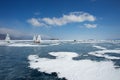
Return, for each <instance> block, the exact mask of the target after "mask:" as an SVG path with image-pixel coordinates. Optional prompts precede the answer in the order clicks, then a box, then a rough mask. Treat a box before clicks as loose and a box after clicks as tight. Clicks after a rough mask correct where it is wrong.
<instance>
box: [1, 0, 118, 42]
mask: <svg viewBox="0 0 120 80" xmlns="http://www.w3.org/2000/svg"><path fill="white" fill-rule="evenodd" d="M119 8H120V0H0V33H10V34H11V35H15V36H20V35H24V34H26V35H33V34H41V35H43V36H46V37H54V38H59V39H77V40H79V39H117V38H120V22H119V21H120V15H119V14H120V9H119Z"/></svg>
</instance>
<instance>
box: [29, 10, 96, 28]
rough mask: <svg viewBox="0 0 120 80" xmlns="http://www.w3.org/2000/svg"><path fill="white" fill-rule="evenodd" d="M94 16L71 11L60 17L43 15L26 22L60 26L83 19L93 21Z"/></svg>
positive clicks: (83, 20)
mask: <svg viewBox="0 0 120 80" xmlns="http://www.w3.org/2000/svg"><path fill="white" fill-rule="evenodd" d="M95 20H96V18H95V16H93V15H91V14H89V13H85V12H71V13H69V14H68V15H63V16H62V17H59V18H58V17H53V18H49V17H44V18H31V19H28V20H27V22H28V23H30V24H31V25H33V26H36V27H38V26H39V27H40V26H62V25H66V24H68V23H82V22H85V21H88V22H94V21H95Z"/></svg>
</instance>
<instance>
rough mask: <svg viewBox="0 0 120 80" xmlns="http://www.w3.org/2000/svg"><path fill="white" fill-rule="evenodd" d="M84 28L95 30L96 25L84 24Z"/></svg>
mask: <svg viewBox="0 0 120 80" xmlns="http://www.w3.org/2000/svg"><path fill="white" fill-rule="evenodd" d="M84 25H85V27H86V28H96V27H97V24H84Z"/></svg>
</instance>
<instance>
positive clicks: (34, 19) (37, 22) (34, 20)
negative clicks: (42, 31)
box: [28, 18, 44, 26]
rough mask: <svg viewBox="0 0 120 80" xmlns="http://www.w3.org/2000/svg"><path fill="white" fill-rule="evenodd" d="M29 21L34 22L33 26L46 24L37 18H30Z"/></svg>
mask: <svg viewBox="0 0 120 80" xmlns="http://www.w3.org/2000/svg"><path fill="white" fill-rule="evenodd" d="M28 23H30V24H32V25H33V26H44V23H41V22H40V21H39V19H36V18H32V19H29V20H28Z"/></svg>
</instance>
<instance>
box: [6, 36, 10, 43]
mask: <svg viewBox="0 0 120 80" xmlns="http://www.w3.org/2000/svg"><path fill="white" fill-rule="evenodd" d="M5 41H6V42H8V43H9V42H10V36H9V34H7V35H6V38H5Z"/></svg>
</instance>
